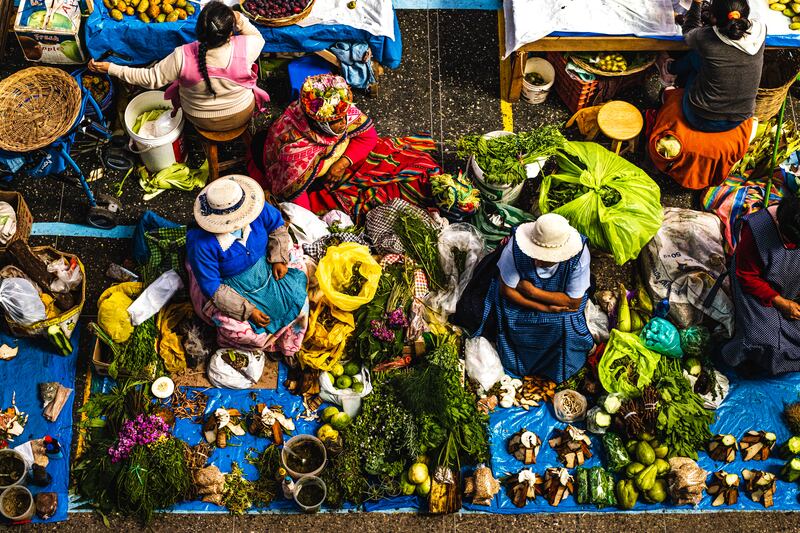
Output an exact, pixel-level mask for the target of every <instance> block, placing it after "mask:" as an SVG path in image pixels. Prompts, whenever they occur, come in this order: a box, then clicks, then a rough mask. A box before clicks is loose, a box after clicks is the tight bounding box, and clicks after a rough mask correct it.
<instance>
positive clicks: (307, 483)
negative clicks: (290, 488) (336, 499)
mask: <svg viewBox="0 0 800 533" xmlns="http://www.w3.org/2000/svg"><path fill="white" fill-rule="evenodd" d="M309 487H316V488H318V489H319V490H321V491H322V497H321V498H320V499H319V502H317V503H314V502H307V503H301V502H300V500H299V499H298V496H300V493H301V491H303V489H306V490H307V489H308V488H309ZM293 496H294V503H296V504H297V506H298V507H299V508H300V509H301V510H302V511H303V512H304V513H316V512H317V511H319V509H320V507H322V504H323V503H325V498H327V497H328V487H326V486H325V482H324V481H322V480H321V479H320V478H318V477H317V476H303V477H301V478H300V479H299V480H297V483H295V485H294V494H293Z"/></svg>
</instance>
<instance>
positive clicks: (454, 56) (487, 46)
mask: <svg viewBox="0 0 800 533" xmlns="http://www.w3.org/2000/svg"><path fill="white" fill-rule="evenodd" d="M398 17H399V19H400V27H401V31H402V35H403V41H404V58H403V64H402V66H401V67H400V68H399V69H397V70H395V71H389V72H387V74H386V76H385V77H384V78H383V79H382V80H381V91H380V94H379V95H378V96H377V97H375V98H367V97H366V96H364V95H357V101H358V105H359V106H360V107H361V108H362V109H363V110H364V111H366V112H367V113H368V114H369V115H370V116H371V117H372V118H373V119H375V121H376V124H377V127H378V129H379V131H380V133H381V134H384V135H402V134H408V133H415V132H422V131H428V132H430V134H431V135H432V136H433V138H434V139H435V140H436V141H437V142H438V143H440V147H441V148H442V162H443V165H444V167H445V170H446V171H449V172H454V171H456V170H457V168H458V166H459V165H463V162H462V161H458V160H457V159H456V157H455V154H454V150H453V146H452V142H453V141H455V140H456V139H457V138H458V137H459V136H460V135H463V134H466V133H479V132H487V131H493V130H498V129H503V126H504V119H503V114H502V113H501V105H502V104H501V100H500V97H499V95H500V81H499V80H500V64H499V57H498V56H499V54H498V24H497V13H496V12H494V11H439V10H430V11H399V12H398ZM3 59H4V61H0V78H1V77H4V76H6V75H8V74H9V73H10V72H12V71H14V70H17V69H19V68H21V66H22V64H21V62H20V56H19V50H18V49H16V48H15V47H14V46H11V47H10V49H9V50H8V52H7V56H6V58H3ZM267 88H268V90H269V91H270V93H271V94H272V96H273V101H274V102H275V103H276V104H277V105H276V107H275V109H276V110H278V109H279V108H280V105H285V103H286V96H285V94H281V92H284V93H285V89H284V90H282V89H281V85H280V84H277V85H272V84H268V85H267ZM622 97H623V98H624V99H626V100H629V101H632V102H635V103H637V104H639V105H645V104H646V101H647V96H646V95H645V94H644V93H643V92H642V91H641V88H637V89H636V90H633V91H631V92H628V93H625V94H624V95H622ZM504 109H506V110H508V109H510V111H511V114H510V115H508V114H507V115H506V123H507V122H508V120H509V119H510V120H511V121H513V128H514V129H515V130H517V131H522V130H526V129H530V128H534V127H536V126H538V125H541V124H546V123H563V122H565V121H566V120H567V119H568V118H569V113H568V111H567V109H566V108H565V107H564V106H563V105H562V104H561V102H560V101H559V100H558V97H557V96H556V95H555V94H551V95H550V97H549V99H548V101H547V102H546V103H545V104H542V105H538V106H533V105H529V104H526V103H522V102H521V103H518V104H514V105H513V106H509V105H508V104H505V107H504ZM790 111H791V113H790V114H789V117H791V118H793V117H794V112H795V110H794V106H792V108H791V109H790ZM193 140H194V141H196V140H195V139H192V138H190V139H189V141H190V142H192V141H193ZM196 146H197V145H196V142H195V149H194V154H195V157H197V148H196ZM633 160H634V162H636V163H638V164H640V165H642V166H643V167H644V168H646V169H647V168H648V165H647V163H646V161H644V158H643V157H641V154H636V155H634V156H633ZM85 165H87V166H84V170H85V171H87V172H88V170H90V169H91V168H92V167H93V166H94V165H97V162H96V161H91V160H88V161H86V163H85ZM119 178H121V176H114V175H112V176H109V177H107V178H105V179H104V180H102V181H101V182H98V183H96V184H94V185H93V189H94V190H95V192H102V191H108V190H110V189H111V187H112V185H113V183H114V182H115V181H117V180H118V179H119ZM654 178H655V179H656V180H657V181H658V183H659V184H660V185H661V186H662V195H663V196H662V197H663V203H664V205H665V206H676V207H691V206H692V205H693V203H694V202H695V201H696V200H695V199H694V198H693V196H692V194H690V193H687V192H685V191H682V190H680V189H679V188H678V187H677V186H676V185H675V184H674V183H672V182H671V181H669V180H668V179H667V180H665V179H663V178H662V177H660V176H654ZM11 187H12V188H14V189H16V190H19V191H20V192H22V193H23V194H24V195H25V198H26V201H27V202H28V204H29V205H30V207H31V210H32V211H33V215H34V218H35V220H36V222H71V223H76V224H80V223H82V221H83V218H84V216H85V211H86V200H85V197H84V196H83V193H82V190H81V189H80V188H79V187H78V186H77V185H76V184H75V183H65V182H60V181H57V180H54V179H45V180H32V179H31V180H19V181H16V182H14V183H12V184H11ZM141 197H142V191H141V189H140V188H139V187H138V185H137V183H136V180H135V179H133V178H129V180H128V182H127V183H126V186H125V189H124V193H123V195H122V198H121V201H122V203H123V206H124V208H123V211H122V214H121V217H120V224H126V225H127V224H133V223H135V221H136V220H137V219H138V217H139V216H140V215H141V213H142V212H143V211H144V210H145V209H152V210H154V211H156V212H158V213H159V214H161V215H164V216H166V217H168V218H171V219H172V220H175V221H177V222H181V223H186V222H188V221H189V220H190V218H191V208H190V206H191V205H192V202H193V200H194V194H193V193H184V192H180V191H167V192H165V193H163V194H162V195H160V196H159V197H157V198H156V199H155V200H152V201H150V202H143V201H142V199H141ZM31 242H32V243H33V244H37V245H38V244H51V245H53V246H54V247H56V248H58V249H62V250H68V251H70V252H73V253H76V254H78V255H79V256H80V257H81V258H82V260H83V262H84V263H85V265H86V267H87V271H88V279H89V280H90V282H89V290H88V291H87V303H86V307H85V310H84V314H83V316H84V318H91V317H93V316H94V315H95V313H96V305H95V302H96V300H97V297H98V296H99V294H100V292H101V291H102V290H103V289H104V288H106V286H107V285H108V284H109V283H110V282H109V280H107V279H105V276H104V274H103V273H104V272H105V269H106V268H107V266H108V264H109V263H110V262H117V263H121V262H123V261H124V260H125V259H126V258H128V257H129V254H130V250H129V247H130V241H128V240H120V239H99V238H80V237H73V236H61V237H57V236H36V237H32V238H31ZM593 261H594V263H593V271H594V272H595V274H596V275H597V277H598V280H599V286H600V287H610V286H615V285H616V283H617V282H618V281H624V282H629V281H630V280H631V277H632V268H633V267H632V265H626V266H624V267H618V266H616V265H614V264H613V262H611V261H610V260H608V259H607V258H606V257H603V256H596V257H594V259H593ZM89 345H90V339H89V335H84V336H83V341H82V343H81V350H82V353H83V354H85V355H86V357H82V358H81V362H80V368H79V375H84V374H85V371H86V367H87V362H88V354H89ZM77 390H81V386H80V384H78V388H77ZM356 524H357V527H358V528H359V529H360V530H361V531H363V532H365V533H366V532H370V531H382V532H388V531H408V530H425V531H456V530H458V531H471V532H475V533H477V532H480V531H500V530H502V531H518V530H519V531H522V530H531V529H533V530H539V531H598V532H601V531H603V532H604V531H609V532H617V531H621V530H628V531H672V530H676V531H689V530H714V531H716V532H719V533H721V532H723V531H737V532H738V531H748V532H760V531H765V532H778V531H800V515H797V514H792V513H773V512H762V513H699V512H692V511H690V510H687V512H685V513H670V514H647V515H646V514H625V513H614V514H589V513H587V514H538V515H521V516H498V515H485V514H457V515H453V516H446V517H425V516H418V515H413V514H402V513H394V514H378V513H370V514H358V515H357V516H355V515H354V514H352V513H348V514H320V515H315V516H305V515H272V514H269V515H256V516H247V517H243V518H234V517H231V516H228V515H223V514H215V515H164V516H163V517H161V518H159V519H158V520H157V521H156V522H155V523H154V524H153V526H152V528H153V529H154V530H157V531H176V532H177V531H192V532H195V531H214V530H218V531H230V532H235V531H264V530H266V531H297V530H310V529H317V530H320V531H333V530H342V529H352V528H353V526H354V525H356ZM111 527H112V528H113V529H114V530H117V531H119V532H120V533H121V532H123V531H138V530H140V527H139V526H138V525H137V524H136V523H134V522H131V521H124V520H112V526H111ZM101 528H102V522H100V521H99V520H97V519H96V518H95V517H94V516H93V515H90V514H84V513H80V514H74V515H72V516H71V517H70V520H69V522H67V523H64V524H60V525H57V526H42V527H30V526H28V527H23V528H19V529H17V530H19V531H26V530H28V529H37V530H42V531H49V530H55V529H58V530H60V531H76V532H78V531H93V530H99V529H101Z"/></svg>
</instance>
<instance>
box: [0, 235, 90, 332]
mask: <svg viewBox="0 0 800 533" xmlns="http://www.w3.org/2000/svg"><path fill="white" fill-rule="evenodd" d="M31 250H32V251H33V253H35V254H38V253H42V252H45V253H47V254H49V255H52V256H55V257H64V258H66V259H67V260H68V261H69V260H71V259H73V258H74V259H75V260H76V261H77V262H78V268H80V269H81V275H82V276H83V279H82V280H81V286H80V288H79V289H77V290H78V291H79V292H80V295H81V299H80V301H79V302H78V303H77V304H75V305H74V306H72V308H71V309H67V310H66V311H64V312H63V313H61V314H60V315H58V316H54V317H53V318H47V319H45V320H40V321H39V322H34V323H33V324H30V325H28V326H23V325H22V324H18V323H17V322H14V321H13V320H11V319H10V318H9V317H8V314H6V322H8V328H9V329H10V330H11V334H12V335H14V336H16V337H36V336H38V335H45V334H47V328H49V327H50V326H54V325H57V326H60V327H61V329H62V330H63V331H64V335H66V336H67V338H69V337H70V336H72V332H73V331H75V327H76V326H77V325H78V318H80V316H81V311H82V310H83V304H84V303H85V302H86V269H85V268H84V267H83V263H81V260H80V259H78V256H77V255H73V254H68V253H65V252H59V251H58V250H56V249H55V248H52V247H50V246H36V247H34V248H31Z"/></svg>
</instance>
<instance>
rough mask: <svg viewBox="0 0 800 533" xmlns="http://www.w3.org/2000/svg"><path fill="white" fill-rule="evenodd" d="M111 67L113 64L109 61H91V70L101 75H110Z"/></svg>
mask: <svg viewBox="0 0 800 533" xmlns="http://www.w3.org/2000/svg"><path fill="white" fill-rule="evenodd" d="M110 67H111V63H109V62H107V61H95V60H94V59H90V60H89V70H91V71H92V72H99V73H100V74H108V69H109V68H110Z"/></svg>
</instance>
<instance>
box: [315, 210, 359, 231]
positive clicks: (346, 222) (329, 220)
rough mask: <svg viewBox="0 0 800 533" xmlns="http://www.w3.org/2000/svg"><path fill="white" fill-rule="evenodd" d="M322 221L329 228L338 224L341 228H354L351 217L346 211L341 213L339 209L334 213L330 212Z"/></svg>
mask: <svg viewBox="0 0 800 533" xmlns="http://www.w3.org/2000/svg"><path fill="white" fill-rule="evenodd" d="M322 221H323V222H324V223H325V224H327V225H328V227H331V226H333V225H334V224H337V225H338V226H339V227H340V228H342V229H344V228H350V227H352V226H353V219H352V218H350V215H348V214H347V213H345V212H344V211H339V210H338V209H334V210H333V211H328V212H327V213H325V215H324V216H323V217H322Z"/></svg>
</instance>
